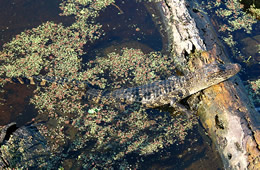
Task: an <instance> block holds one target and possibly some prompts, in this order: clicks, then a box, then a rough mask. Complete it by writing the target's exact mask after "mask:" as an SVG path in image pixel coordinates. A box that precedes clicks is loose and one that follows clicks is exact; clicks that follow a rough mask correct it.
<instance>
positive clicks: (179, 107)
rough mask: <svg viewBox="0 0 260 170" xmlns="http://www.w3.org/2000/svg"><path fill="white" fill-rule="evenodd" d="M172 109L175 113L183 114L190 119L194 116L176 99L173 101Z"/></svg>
mask: <svg viewBox="0 0 260 170" xmlns="http://www.w3.org/2000/svg"><path fill="white" fill-rule="evenodd" d="M170 105H171V107H173V108H174V110H175V112H174V113H176V112H183V113H185V115H186V116H187V117H188V118H189V117H191V115H192V112H191V111H190V110H188V109H187V108H186V107H185V106H184V105H183V104H181V103H179V102H176V100H175V99H173V100H172V101H171V103H170Z"/></svg>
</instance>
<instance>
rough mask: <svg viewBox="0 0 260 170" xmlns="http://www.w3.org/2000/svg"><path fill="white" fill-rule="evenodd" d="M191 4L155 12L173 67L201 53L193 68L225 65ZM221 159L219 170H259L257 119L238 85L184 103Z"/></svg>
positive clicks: (169, 1) (177, 2)
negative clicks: (174, 62)
mask: <svg viewBox="0 0 260 170" xmlns="http://www.w3.org/2000/svg"><path fill="white" fill-rule="evenodd" d="M195 3H196V2H195V0H189V1H185V0H164V1H162V2H159V3H158V5H157V7H158V9H159V10H160V12H161V15H162V18H163V21H164V25H165V27H166V28H167V34H168V39H169V41H170V45H169V50H170V51H171V52H172V54H173V53H174V54H175V55H176V54H177V56H180V57H178V58H177V62H178V64H180V65H182V66H184V65H187V62H188V58H186V56H187V54H190V53H191V52H193V51H195V50H197V51H201V50H202V51H207V52H205V53H202V55H201V56H200V58H199V59H198V58H197V59H194V61H193V65H194V66H196V67H197V66H202V65H203V64H204V63H211V62H213V61H221V62H230V61H229V59H228V56H227V53H226V52H225V48H224V46H223V45H222V44H221V42H220V41H219V40H218V36H217V34H216V31H215V30H214V28H213V27H212V26H211V24H210V20H209V18H208V17H207V16H206V15H205V14H204V13H202V12H200V10H198V9H195ZM188 103H189V105H190V108H191V109H193V110H194V111H196V112H197V113H198V115H199V117H200V120H201V122H202V124H203V126H204V128H205V129H206V130H207V132H208V134H209V136H210V137H211V139H212V141H213V142H214V144H215V145H216V146H217V149H218V151H219V153H220V155H221V158H222V161H223V164H224V167H225V169H260V152H259V151H260V116H259V113H257V112H256V110H255V108H254V106H253V105H252V104H251V103H250V100H249V99H248V97H247V94H246V92H245V89H244V86H243V84H242V81H241V80H240V78H239V77H238V76H235V77H233V78H231V79H229V80H228V81H225V82H223V83H220V84H218V85H215V86H213V87H211V88H208V89H206V90H204V91H203V92H200V93H199V94H195V95H193V96H192V97H191V98H189V99H188Z"/></svg>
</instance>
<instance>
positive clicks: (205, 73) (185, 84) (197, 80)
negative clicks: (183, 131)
mask: <svg viewBox="0 0 260 170" xmlns="http://www.w3.org/2000/svg"><path fill="white" fill-rule="evenodd" d="M239 71H240V65H239V64H210V65H206V66H205V67H203V68H200V69H197V70H196V71H194V72H189V73H188V74H186V75H185V76H171V77H170V78H168V79H165V80H160V81H155V82H153V83H150V84H146V85H142V86H138V87H131V88H125V89H117V90H114V91H103V90H98V89H94V88H91V87H90V86H89V84H88V83H87V82H86V81H83V82H80V81H77V80H72V81H68V79H66V78H53V77H44V76H32V77H28V78H12V79H11V82H15V83H21V84H36V85H46V82H50V83H53V82H56V83H60V84H62V83H64V82H66V83H68V84H74V85H76V84H79V83H85V84H86V86H87V87H86V95H85V97H84V99H86V100H88V101H94V102H95V103H98V102H100V101H101V100H103V99H105V100H109V101H110V100H115V101H122V102H125V103H129V104H131V103H134V102H140V103H141V104H142V105H144V106H145V107H150V108H152V107H158V106H162V105H166V104H171V105H172V106H174V105H175V104H176V103H177V102H179V101H180V100H182V99H184V98H185V97H187V96H190V95H192V94H194V93H196V92H199V91H201V90H203V89H205V88H208V87H210V86H212V85H215V84H218V83H220V82H222V81H225V80H227V79H228V78H230V77H232V76H234V75H235V74H237V73H238V72H239Z"/></svg>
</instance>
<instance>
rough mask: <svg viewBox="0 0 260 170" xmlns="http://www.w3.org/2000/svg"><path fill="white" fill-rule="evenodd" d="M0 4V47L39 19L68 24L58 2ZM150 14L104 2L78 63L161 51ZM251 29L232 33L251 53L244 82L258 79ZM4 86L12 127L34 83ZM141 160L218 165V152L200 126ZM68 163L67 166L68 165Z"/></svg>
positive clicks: (158, 165) (28, 111) (4, 116)
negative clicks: (98, 33)
mask: <svg viewBox="0 0 260 170" xmlns="http://www.w3.org/2000/svg"><path fill="white" fill-rule="evenodd" d="M0 3H1V6H0V31H1V32H0V49H2V45H3V44H4V43H5V42H8V41H10V40H11V39H12V37H14V36H15V35H16V34H19V33H20V32H21V31H24V30H25V29H31V28H33V27H37V26H38V25H40V24H41V23H43V22H46V21H54V22H56V23H59V22H62V23H63V24H64V25H69V24H71V23H72V22H73V18H71V17H60V16H59V15H58V14H59V12H60V10H59V8H58V7H59V1H54V0H45V1H40V0H26V1H19V0H12V1H4V0H2V1H0ZM152 15H156V11H153V10H152V6H151V5H148V4H147V5H146V6H145V5H144V4H143V3H135V2H133V1H130V0H125V1H120V2H119V1H118V3H116V4H115V5H111V6H109V7H108V8H107V9H106V10H104V11H103V12H101V14H100V17H98V18H97V22H99V23H101V24H102V25H103V27H102V29H103V30H104V33H105V35H104V36H102V37H101V38H100V39H99V40H97V41H95V42H94V43H88V44H86V45H85V46H84V50H85V51H87V54H85V55H83V56H82V57H83V62H88V61H89V60H91V59H93V58H96V56H104V55H106V54H108V53H111V52H119V51H120V50H121V49H122V48H123V47H128V48H139V49H141V50H142V51H143V52H144V53H149V52H151V51H162V52H165V51H167V49H166V48H167V39H166V38H165V36H164V32H163V30H162V29H163V27H162V25H160V24H159V22H158V20H156V19H155V18H153V17H152ZM215 26H216V27H217V26H218V24H216V25H215ZM257 31H259V26H256V27H254V34H253V35H252V36H251V37H250V36H248V35H247V34H241V33H237V34H234V36H239V38H240V39H241V41H240V42H239V46H238V47H239V48H240V49H242V51H243V52H244V53H246V54H248V55H251V56H253V57H254V58H255V59H254V61H256V62H254V63H252V65H249V66H248V65H246V64H243V63H242V64H243V65H244V66H245V67H248V68H249V69H247V72H245V74H243V77H244V78H245V80H246V78H248V79H257V78H259V70H260V69H259V64H258V63H259V54H257V52H255V53H254V52H252V50H250V49H248V48H249V47H251V46H252V44H254V43H257V42H259V39H258V36H257V35H259V32H257ZM234 60H235V61H236V62H237V61H239V60H238V59H234ZM257 62H258V63H257ZM4 90H5V91H6V92H5V93H1V94H0V99H1V100H3V103H4V105H1V106H0V125H5V124H8V123H9V122H12V121H15V122H17V123H18V126H22V125H25V124H27V123H28V122H30V121H31V120H32V119H33V118H34V117H36V116H37V110H36V109H34V107H33V106H32V105H30V104H29V100H30V98H31V97H32V95H33V91H34V90H35V87H34V86H28V85H14V84H7V85H5V86H4ZM134 156H135V155H132V157H131V156H130V158H129V160H130V162H131V161H132V162H134V161H136V159H135V157H134ZM141 160H142V161H143V162H142V163H140V164H141V167H143V168H145V169H223V165H222V164H221V160H220V157H219V155H218V154H217V152H216V150H215V148H214V146H212V143H211V141H210V139H208V138H207V137H206V135H205V133H204V131H203V129H202V128H201V126H200V125H198V126H196V127H194V129H193V130H191V131H190V132H189V134H188V136H187V137H186V139H185V141H184V143H180V144H174V145H171V146H170V147H166V148H165V149H163V150H160V151H159V152H158V153H155V154H153V155H150V156H147V157H143V158H142V159H141ZM65 165H66V164H65ZM68 165H70V168H73V165H71V163H68Z"/></svg>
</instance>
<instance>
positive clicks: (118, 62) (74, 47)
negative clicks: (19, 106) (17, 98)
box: [0, 0, 196, 169]
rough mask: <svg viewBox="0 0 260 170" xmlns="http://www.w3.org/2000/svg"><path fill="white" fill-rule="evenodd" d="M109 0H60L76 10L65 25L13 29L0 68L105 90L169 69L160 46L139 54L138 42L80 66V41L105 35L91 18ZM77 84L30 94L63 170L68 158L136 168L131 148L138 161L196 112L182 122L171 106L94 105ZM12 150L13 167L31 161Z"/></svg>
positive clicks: (188, 124) (176, 136)
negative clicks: (169, 109)
mask: <svg viewBox="0 0 260 170" xmlns="http://www.w3.org/2000/svg"><path fill="white" fill-rule="evenodd" d="M112 3H114V1H113V0H105V1H104V0H96V1H92V0H67V1H62V2H61V4H60V8H61V10H62V11H63V13H62V14H61V15H64V16H68V15H74V16H75V22H74V23H73V24H72V25H71V26H68V27H66V26H63V25H62V24H56V23H54V22H46V23H43V24H42V25H40V26H38V27H37V28H33V29H31V30H26V31H24V32H22V33H21V34H19V35H17V36H15V37H14V39H13V40H12V41H11V42H9V43H6V44H5V45H4V46H3V50H2V51H1V53H0V61H1V62H0V63H1V67H0V75H1V76H7V77H12V76H31V75H38V74H42V75H46V76H51V77H55V76H56V77H66V78H68V79H70V80H72V79H77V80H88V81H89V82H90V83H91V84H93V85H97V86H99V87H100V88H101V89H109V90H113V89H117V88H121V87H124V88H125V87H128V86H138V85H142V84H145V83H149V82H152V81H155V80H158V79H164V78H166V77H168V76H171V75H172V73H173V71H174V67H173V60H172V58H170V57H169V56H164V55H162V54H160V53H159V52H152V53H149V54H144V53H143V52H142V51H141V50H139V49H128V48H124V49H122V50H121V53H120V54H117V53H110V54H108V55H107V56H105V57H104V56H102V57H97V58H96V59H95V60H93V61H89V63H87V64H86V66H84V67H86V68H84V67H83V66H82V63H81V61H82V59H81V58H80V56H82V55H83V54H85V52H84V51H83V46H84V44H86V43H87V42H94V41H95V40H96V39H98V38H99V37H100V36H101V35H102V34H103V33H102V30H101V25H100V24H98V23H95V22H94V19H95V17H97V16H98V14H99V12H100V11H101V10H103V9H104V8H105V7H106V6H108V5H110V4H112ZM84 69H85V70H84ZM2 83H3V84H4V83H5V82H2ZM79 89H80V87H77V86H75V87H71V88H67V87H66V85H60V84H55V83H53V84H52V85H50V86H48V87H37V89H36V90H35V91H34V97H33V98H32V99H31V100H30V102H31V103H32V104H34V106H35V108H37V109H38V111H39V115H38V116H37V117H36V119H35V120H36V122H37V121H42V120H45V121H47V123H46V124H42V125H41V126H40V127H38V128H39V130H40V133H41V134H42V135H43V136H45V138H46V139H47V143H48V144H47V145H48V147H49V148H50V152H51V155H50V159H51V160H56V161H50V163H51V162H60V164H59V166H60V168H61V169H62V167H63V166H66V163H68V162H73V163H74V167H75V166H78V167H83V168H94V167H96V168H104V167H107V168H109V167H118V168H127V167H130V166H131V167H138V166H139V163H138V161H137V162H135V163H130V162H128V159H127V157H129V155H131V154H136V155H137V157H140V160H141V157H142V156H146V155H150V154H153V153H156V152H158V151H159V150H160V149H163V148H165V147H168V146H170V145H172V144H174V143H182V141H183V140H184V138H185V135H186V134H187V130H189V129H190V128H192V126H193V125H194V124H195V123H196V121H195V119H194V118H190V120H188V121H187V119H184V118H183V117H182V116H181V115H177V116H176V117H174V118H173V117H171V116H170V113H169V112H164V111H158V110H153V109H151V110H150V109H149V110H147V109H145V108H142V106H140V105H139V104H133V105H130V106H126V107H125V109H123V110H121V109H117V108H116V107H112V105H109V104H107V103H102V102H101V103H99V104H94V105H93V104H92V103H89V101H82V97H83V96H84V94H85V91H84V90H79ZM9 147H10V146H9ZM19 147H22V146H19ZM6 148H8V147H5V146H2V147H1V149H0V151H1V152H8V149H9V150H10V151H11V150H12V149H11V148H8V149H6ZM10 154H13V155H11V156H10V157H12V158H13V159H12V160H10V161H12V164H11V165H12V168H17V167H20V168H28V167H31V166H32V165H31V163H29V162H23V163H22V164H21V162H19V161H17V160H21V159H16V158H17V155H18V156H21V157H22V156H23V154H22V152H20V150H19V149H17V150H16V152H12V153H10ZM140 160H139V161H140ZM48 167H49V168H51V167H52V165H51V164H49V165H48ZM48 167H47V168H48ZM72 168H73V167H72Z"/></svg>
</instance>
